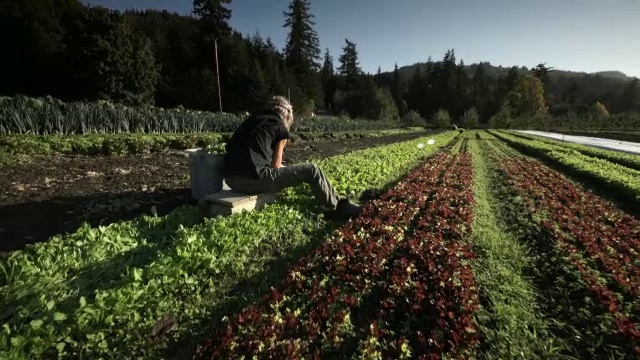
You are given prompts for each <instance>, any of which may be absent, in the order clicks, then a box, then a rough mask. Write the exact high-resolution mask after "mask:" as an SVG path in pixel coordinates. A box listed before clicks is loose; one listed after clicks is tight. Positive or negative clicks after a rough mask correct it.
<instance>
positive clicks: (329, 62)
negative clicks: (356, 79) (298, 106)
mask: <svg viewBox="0 0 640 360" xmlns="http://www.w3.org/2000/svg"><path fill="white" fill-rule="evenodd" d="M320 78H321V80H320V81H321V83H322V89H323V91H324V106H325V107H326V108H328V109H332V108H333V98H334V95H335V92H336V90H337V89H336V81H335V70H334V68H333V57H332V56H331V53H330V52H329V49H328V48H327V49H326V51H325V53H324V63H323V64H322V70H320Z"/></svg>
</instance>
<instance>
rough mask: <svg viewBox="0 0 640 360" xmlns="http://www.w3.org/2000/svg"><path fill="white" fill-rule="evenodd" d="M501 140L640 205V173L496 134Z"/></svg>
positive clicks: (540, 144) (551, 147) (547, 146)
mask: <svg viewBox="0 0 640 360" xmlns="http://www.w3.org/2000/svg"><path fill="white" fill-rule="evenodd" d="M493 135H495V136H496V137H498V138H499V139H501V140H503V141H506V142H507V143H508V144H510V145H511V146H513V147H515V148H517V149H518V150H520V151H523V152H524V153H526V154H529V155H532V156H536V157H540V158H542V159H544V160H548V161H550V162H552V163H555V164H558V165H560V166H561V167H563V168H565V169H567V170H568V171H570V172H572V173H574V174H576V175H579V176H584V177H586V178H588V179H592V180H594V181H596V182H598V183H600V184H602V185H603V186H605V187H606V188H607V189H608V190H610V191H612V192H613V193H615V194H618V195H624V196H626V197H627V199H628V201H631V202H633V203H635V204H638V205H640V171H638V170H634V169H631V168H628V167H625V166H622V165H618V164H614V163H612V162H609V161H607V160H602V159H598V158H593V157H589V156H586V155H583V154H581V153H580V152H578V151H575V150H569V151H567V150H566V149H564V150H558V149H556V148H557V147H553V146H551V145H548V144H546V143H543V142H541V141H537V140H527V139H523V138H519V137H516V136H512V135H510V134H506V133H495V132H494V133H493Z"/></svg>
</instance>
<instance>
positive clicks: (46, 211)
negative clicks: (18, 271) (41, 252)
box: [0, 189, 196, 255]
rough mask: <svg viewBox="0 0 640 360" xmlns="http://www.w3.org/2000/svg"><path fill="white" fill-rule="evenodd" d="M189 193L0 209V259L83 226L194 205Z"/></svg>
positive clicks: (121, 195)
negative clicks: (84, 224)
mask: <svg viewBox="0 0 640 360" xmlns="http://www.w3.org/2000/svg"><path fill="white" fill-rule="evenodd" d="M195 203H196V201H195V200H194V199H193V198H192V197H191V193H190V190H189V189H172V190H167V191H157V192H152V193H151V192H125V193H118V194H96V195H90V196H77V197H64V198H53V199H51V200H46V201H38V202H25V203H20V204H15V205H7V206H2V207H0V255H4V254H6V253H8V252H11V251H15V250H20V249H23V248H24V247H25V246H26V245H28V244H35V243H38V242H43V241H47V240H48V239H49V238H50V237H52V236H54V235H57V234H66V233H71V232H74V231H76V230H77V229H78V228H79V227H80V226H81V225H82V224H83V223H84V222H87V223H89V224H90V225H91V226H99V225H108V224H111V223H114V222H118V221H126V220H132V219H135V218H137V217H138V216H140V215H142V214H153V212H154V210H155V212H156V214H157V215H158V216H162V215H166V214H168V213H170V212H171V211H173V210H174V209H176V208H177V207H180V206H183V205H187V204H195Z"/></svg>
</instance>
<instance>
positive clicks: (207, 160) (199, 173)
mask: <svg viewBox="0 0 640 360" xmlns="http://www.w3.org/2000/svg"><path fill="white" fill-rule="evenodd" d="M187 154H189V158H190V159H191V171H190V173H191V196H193V197H194V198H195V199H197V200H202V199H203V198H204V197H205V196H207V195H211V194H215V193H217V192H219V191H221V190H222V189H223V188H225V187H226V186H225V184H224V176H223V174H222V165H223V161H224V155H223V154H209V152H208V151H207V150H205V149H189V150H187Z"/></svg>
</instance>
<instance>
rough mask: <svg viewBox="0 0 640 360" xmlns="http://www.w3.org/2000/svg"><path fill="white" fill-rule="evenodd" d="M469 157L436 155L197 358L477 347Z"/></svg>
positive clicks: (224, 328) (416, 353) (411, 353)
mask: <svg viewBox="0 0 640 360" xmlns="http://www.w3.org/2000/svg"><path fill="white" fill-rule="evenodd" d="M471 182H472V174H471V161H470V156H469V155H468V154H466V153H465V154H458V155H456V156H454V157H453V163H452V155H451V154H449V153H447V152H443V153H440V154H439V155H437V156H436V157H434V158H433V159H432V160H430V161H428V162H427V163H426V164H425V165H424V166H422V167H421V168H420V169H418V170H415V171H414V172H412V173H411V174H410V175H408V176H407V177H406V178H405V179H404V180H402V181H401V182H399V183H398V184H397V185H396V186H394V187H393V188H391V189H390V190H389V191H388V192H387V193H386V194H385V195H383V196H382V198H381V199H379V200H376V201H373V202H370V203H369V204H367V205H366V206H365V207H364V210H363V212H362V214H361V215H360V216H359V217H358V218H357V219H356V220H354V221H353V222H349V223H347V224H346V225H345V226H343V227H342V228H341V229H339V230H338V232H337V233H336V235H335V236H334V237H332V238H331V239H329V240H327V241H326V242H325V243H323V244H322V246H321V247H320V248H318V249H317V250H316V251H315V252H314V253H313V254H311V255H310V256H308V257H306V258H304V259H302V260H301V261H300V262H299V263H298V264H297V265H295V266H293V267H292V268H291V269H290V271H289V273H288V276H287V277H286V279H285V281H284V283H283V284H282V286H281V288H280V289H279V290H277V289H273V290H272V292H271V294H268V295H267V296H265V298H264V299H263V302H262V303H258V304H254V305H251V306H249V307H247V308H245V309H244V310H243V311H242V312H240V313H239V314H237V315H235V316H233V317H232V318H225V319H223V321H222V323H221V324H219V327H218V330H217V332H216V333H215V334H213V335H212V336H211V339H210V340H209V341H208V342H206V343H205V344H204V345H203V346H202V347H201V348H200V349H199V351H198V354H197V355H198V357H200V358H209V357H210V358H236V357H245V356H246V357H247V358H250V357H252V356H259V357H269V358H287V359H292V358H338V357H339V358H343V357H345V356H347V355H349V354H354V355H356V356H359V357H365V358H375V357H383V358H388V357H393V358H411V357H423V358H440V356H441V355H440V354H442V353H449V354H451V355H455V354H462V353H464V352H465V351H468V350H469V349H470V348H472V347H473V345H474V344H475V342H476V341H477V334H476V329H475V326H474V324H473V322H472V317H471V316H472V314H473V312H474V311H475V309H476V306H477V299H476V298H477V288H476V286H475V282H474V277H473V274H472V272H471V268H470V267H469V266H468V265H467V264H466V263H465V260H467V259H469V258H470V257H471V256H472V254H471V252H470V251H469V248H468V246H467V245H464V244H463V243H462V242H461V240H462V239H463V237H464V236H466V235H467V234H468V233H469V232H470V231H471V227H470V224H471V221H472V216H471V205H472V202H473V195H472V193H471V190H470V188H471Z"/></svg>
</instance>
